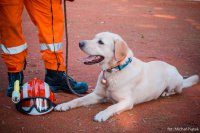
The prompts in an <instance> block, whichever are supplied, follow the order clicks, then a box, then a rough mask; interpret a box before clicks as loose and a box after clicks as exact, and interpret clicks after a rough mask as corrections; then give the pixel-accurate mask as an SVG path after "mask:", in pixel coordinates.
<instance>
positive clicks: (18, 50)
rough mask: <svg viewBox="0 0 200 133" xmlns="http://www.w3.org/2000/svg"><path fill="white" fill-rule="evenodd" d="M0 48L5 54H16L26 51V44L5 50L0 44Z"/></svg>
mask: <svg viewBox="0 0 200 133" xmlns="http://www.w3.org/2000/svg"><path fill="white" fill-rule="evenodd" d="M0 48H1V49H2V50H3V52H4V53H5V54H18V53H21V52H23V51H24V50H25V49H27V43H25V44H22V45H20V46H16V47H11V48H6V46H4V45H3V44H0Z"/></svg>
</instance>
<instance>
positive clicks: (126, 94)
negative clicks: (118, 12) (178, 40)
mask: <svg viewBox="0 0 200 133" xmlns="http://www.w3.org/2000/svg"><path fill="white" fill-rule="evenodd" d="M100 39H101V40H102V41H103V43H104V44H102V45H101V44H99V43H98V41H99V40H100ZM117 42H118V43H119V42H121V43H119V44H115V43H117ZM85 43H86V45H85V47H84V48H83V49H82V50H83V51H84V52H85V53H87V54H89V55H102V56H104V57H105V59H104V60H103V61H102V62H101V63H99V64H100V66H101V68H102V70H106V69H108V68H109V67H110V65H112V64H115V63H116V62H117V60H116V58H115V56H116V55H115V54H116V53H115V52H114V51H115V50H116V46H115V45H124V46H125V47H126V48H127V51H126V57H125V59H124V60H123V62H122V63H124V62H125V61H126V60H127V59H128V58H129V57H131V58H132V62H131V63H130V64H129V65H128V66H127V67H125V68H124V69H122V70H121V71H117V72H112V73H109V72H106V73H105V77H106V79H107V82H108V86H106V85H104V84H102V83H101V80H102V76H103V71H102V72H101V73H100V75H99V78H98V81H97V85H96V88H95V90H94V91H93V92H92V93H90V94H88V95H86V96H84V97H81V98H77V99H74V100H72V101H70V102H66V103H62V104H60V105H57V106H56V107H55V110H57V111H67V110H69V109H72V108H76V107H80V106H87V105H91V104H96V103H100V102H102V100H104V99H111V100H113V101H115V102H116V103H115V104H113V105H112V106H109V107H108V108H107V109H105V110H103V111H101V112H99V113H98V114H97V115H96V116H95V117H94V120H95V121H98V122H102V121H106V120H107V119H108V118H109V117H111V116H112V115H114V114H119V113H120V112H123V111H125V110H130V109H132V108H133V106H134V105H136V104H139V103H143V102H147V101H150V100H153V99H157V98H158V97H160V96H169V95H172V94H176V93H181V92H182V90H183V88H187V87H190V86H192V85H194V84H196V83H197V82H198V81H199V76H198V75H193V76H191V77H189V78H187V79H183V77H182V76H181V75H180V74H179V72H178V71H177V69H176V68H175V67H174V66H171V65H169V64H167V63H165V62H162V61H151V62H143V61H141V60H139V59H137V58H135V57H134V56H133V53H132V51H131V50H130V49H129V48H128V46H127V44H126V43H125V42H124V40H123V39H122V38H121V37H120V36H119V35H117V34H114V33H110V32H102V33H99V34H97V35H96V36H95V38H94V39H93V40H86V41H85ZM123 51H125V50H123ZM118 52H120V51H118ZM121 52H122V51H121Z"/></svg>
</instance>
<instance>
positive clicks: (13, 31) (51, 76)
mask: <svg viewBox="0 0 200 133" xmlns="http://www.w3.org/2000/svg"><path fill="white" fill-rule="evenodd" d="M68 1H73V0H68ZM61 4H62V1H61V0H0V49H1V57H2V59H3V61H4V62H5V64H6V66H7V68H8V80H9V85H8V88H7V96H11V94H12V91H13V89H14V82H15V81H16V80H19V81H20V85H21V86H22V85H23V79H24V75H23V68H24V65H25V61H26V56H27V51H28V49H27V48H28V45H27V43H26V40H25V38H24V35H23V34H22V27H21V21H22V12H23V7H24V6H25V7H26V9H27V11H28V14H29V16H30V17H31V20H32V22H33V23H34V24H35V25H36V26H37V29H38V36H39V42H40V49H41V52H40V53H41V56H42V59H43V60H44V65H45V69H46V73H45V82H46V83H48V84H49V85H50V87H51V89H52V91H53V92H57V91H58V90H64V91H67V92H70V90H69V88H68V86H67V83H66V78H67V76H68V75H66V74H65V71H66V67H65V63H64V57H63V52H62V51H61V49H62V44H63V43H62V42H63V33H64V16H63V10H62V5H61ZM69 81H70V84H71V86H72V87H73V88H74V90H75V91H76V92H77V93H85V92H86V91H87V90H88V85H87V84H86V83H85V82H76V81H75V80H73V79H72V78H71V77H69Z"/></svg>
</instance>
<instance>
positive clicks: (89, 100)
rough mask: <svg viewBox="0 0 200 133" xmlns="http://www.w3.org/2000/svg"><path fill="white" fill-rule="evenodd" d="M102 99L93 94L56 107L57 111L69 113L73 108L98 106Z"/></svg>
mask: <svg viewBox="0 0 200 133" xmlns="http://www.w3.org/2000/svg"><path fill="white" fill-rule="evenodd" d="M102 99H103V98H102V97H101V96H99V95H97V94H96V93H94V92H92V93H90V94H88V95H86V96H84V97H81V98H77V99H74V100H72V101H70V102H66V103H62V104H59V105H57V106H56V107H55V109H54V110H55V111H67V110H69V109H72V108H76V107H80V106H87V105H91V104H96V103H99V102H101V101H102Z"/></svg>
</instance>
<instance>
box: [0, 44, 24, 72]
mask: <svg viewBox="0 0 200 133" xmlns="http://www.w3.org/2000/svg"><path fill="white" fill-rule="evenodd" d="M0 48H1V50H2V51H3V53H2V54H1V57H2V58H3V60H4V62H5V64H6V65H7V68H8V72H19V71H22V70H23V68H24V61H25V58H26V55H27V44H26V43H25V44H22V45H20V46H16V47H9V48H7V47H6V46H5V45H3V44H0Z"/></svg>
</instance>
